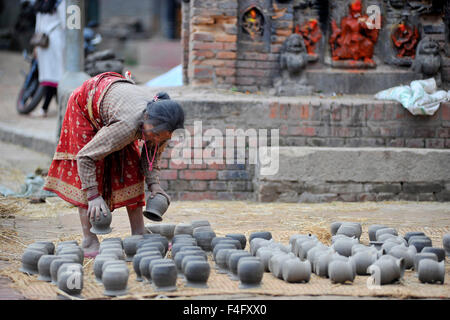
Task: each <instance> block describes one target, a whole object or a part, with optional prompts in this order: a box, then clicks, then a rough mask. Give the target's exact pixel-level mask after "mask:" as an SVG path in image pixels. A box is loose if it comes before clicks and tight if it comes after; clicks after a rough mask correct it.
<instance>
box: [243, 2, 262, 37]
mask: <svg viewBox="0 0 450 320" xmlns="http://www.w3.org/2000/svg"><path fill="white" fill-rule="evenodd" d="M242 20H243V21H242V28H243V29H244V30H245V32H246V33H248V34H249V35H250V37H251V38H252V39H253V40H254V39H256V38H257V37H261V36H262V35H263V34H264V17H263V15H262V14H261V12H259V10H258V9H257V8H254V7H253V8H251V9H249V10H247V12H245V13H244V15H243V17H242Z"/></svg>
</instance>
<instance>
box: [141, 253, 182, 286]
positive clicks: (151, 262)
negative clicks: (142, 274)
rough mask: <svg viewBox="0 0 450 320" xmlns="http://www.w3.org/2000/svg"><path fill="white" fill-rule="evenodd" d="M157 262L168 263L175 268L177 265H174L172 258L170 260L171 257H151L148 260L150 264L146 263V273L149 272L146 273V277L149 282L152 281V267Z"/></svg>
mask: <svg viewBox="0 0 450 320" xmlns="http://www.w3.org/2000/svg"><path fill="white" fill-rule="evenodd" d="M157 264H170V265H173V266H175V268H176V267H177V266H176V265H175V262H174V261H173V260H171V259H165V258H163V259H153V260H152V261H150V264H149V265H148V273H149V275H148V278H147V279H148V281H149V282H150V283H151V282H152V269H153V267H154V266H156V265H157Z"/></svg>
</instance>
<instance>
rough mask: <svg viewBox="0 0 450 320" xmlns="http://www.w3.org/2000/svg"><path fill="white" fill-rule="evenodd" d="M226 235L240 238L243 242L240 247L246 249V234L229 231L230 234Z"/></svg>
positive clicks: (235, 238) (236, 238)
mask: <svg viewBox="0 0 450 320" xmlns="http://www.w3.org/2000/svg"><path fill="white" fill-rule="evenodd" d="M225 237H227V238H231V239H234V240H238V241H239V242H240V243H241V247H240V249H245V246H246V245H247V238H246V237H245V235H244V234H241V233H229V234H227V235H225Z"/></svg>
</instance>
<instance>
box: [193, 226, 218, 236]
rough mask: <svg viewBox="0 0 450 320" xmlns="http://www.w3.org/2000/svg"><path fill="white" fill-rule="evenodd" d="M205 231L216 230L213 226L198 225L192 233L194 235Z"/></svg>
mask: <svg viewBox="0 0 450 320" xmlns="http://www.w3.org/2000/svg"><path fill="white" fill-rule="evenodd" d="M204 231H214V230H213V228H212V227H211V226H201V227H196V228H194V231H192V235H193V236H194V234H195V233H196V232H204Z"/></svg>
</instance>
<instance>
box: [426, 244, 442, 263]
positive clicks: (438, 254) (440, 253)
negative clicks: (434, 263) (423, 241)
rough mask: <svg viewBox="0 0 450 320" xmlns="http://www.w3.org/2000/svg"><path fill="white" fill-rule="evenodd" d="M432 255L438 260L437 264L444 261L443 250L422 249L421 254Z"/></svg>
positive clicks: (433, 248)
mask: <svg viewBox="0 0 450 320" xmlns="http://www.w3.org/2000/svg"><path fill="white" fill-rule="evenodd" d="M429 252H431V253H434V254H435V255H436V257H437V259H438V262H441V261H443V260H445V250H444V249H442V248H436V247H425V248H423V249H422V253H429Z"/></svg>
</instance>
